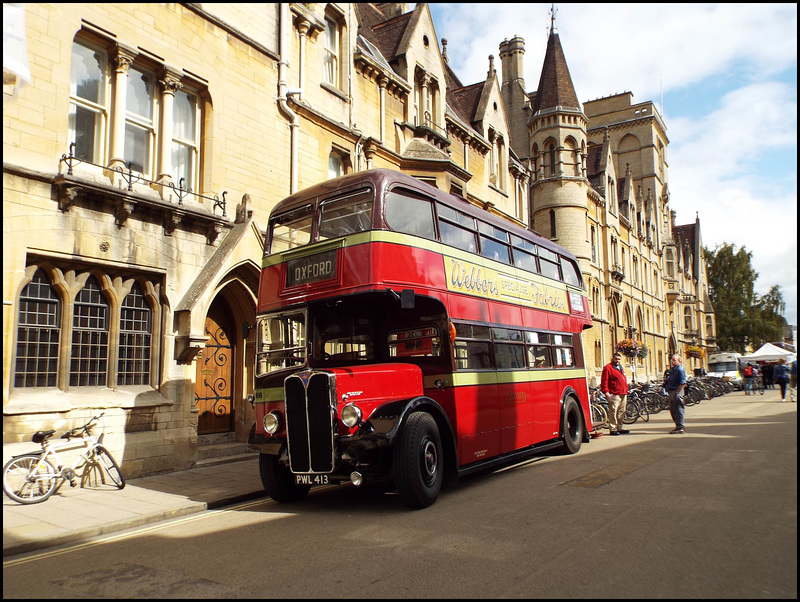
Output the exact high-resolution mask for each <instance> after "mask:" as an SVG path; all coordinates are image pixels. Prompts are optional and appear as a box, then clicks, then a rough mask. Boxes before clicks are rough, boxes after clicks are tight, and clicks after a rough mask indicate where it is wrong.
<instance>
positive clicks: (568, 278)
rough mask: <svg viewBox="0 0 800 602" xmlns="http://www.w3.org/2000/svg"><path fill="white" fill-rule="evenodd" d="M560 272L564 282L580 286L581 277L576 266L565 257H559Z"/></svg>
mask: <svg viewBox="0 0 800 602" xmlns="http://www.w3.org/2000/svg"><path fill="white" fill-rule="evenodd" d="M561 273H562V274H564V282H566V283H567V284H571V285H572V286H581V284H582V282H583V279H582V278H581V273H580V271H579V270H578V266H576V265H575V263H573V262H572V261H570V260H569V259H567V258H566V257H562V258H561Z"/></svg>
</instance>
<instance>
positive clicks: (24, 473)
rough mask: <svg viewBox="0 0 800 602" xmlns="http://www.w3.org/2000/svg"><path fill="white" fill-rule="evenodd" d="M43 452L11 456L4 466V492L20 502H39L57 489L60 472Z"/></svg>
mask: <svg viewBox="0 0 800 602" xmlns="http://www.w3.org/2000/svg"><path fill="white" fill-rule="evenodd" d="M41 455H42V454H41V453H31V454H25V455H22V456H17V457H16V458H11V460H9V461H8V462H6V465H5V466H4V467H3V492H4V493H5V494H6V495H7V496H8V497H9V498H10V499H12V500H14V501H15V502H18V503H20V504H38V503H39V502H43V501H45V500H46V499H47V498H49V497H50V496H51V495H53V492H54V491H55V490H56V485H57V483H58V474H57V473H56V469H55V468H54V467H53V465H52V464H50V462H48V461H47V460H42V461H40V460H39V458H40V457H41Z"/></svg>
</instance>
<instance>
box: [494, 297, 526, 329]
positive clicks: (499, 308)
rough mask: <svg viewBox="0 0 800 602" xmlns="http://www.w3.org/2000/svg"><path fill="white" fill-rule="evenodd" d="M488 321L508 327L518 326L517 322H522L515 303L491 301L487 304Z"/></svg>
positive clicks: (520, 313) (518, 308)
mask: <svg viewBox="0 0 800 602" xmlns="http://www.w3.org/2000/svg"><path fill="white" fill-rule="evenodd" d="M489 321H490V322H492V323H494V324H502V325H508V327H509V328H519V324H522V312H521V310H520V307H519V306H517V305H509V304H507V303H492V304H491V305H490V306H489Z"/></svg>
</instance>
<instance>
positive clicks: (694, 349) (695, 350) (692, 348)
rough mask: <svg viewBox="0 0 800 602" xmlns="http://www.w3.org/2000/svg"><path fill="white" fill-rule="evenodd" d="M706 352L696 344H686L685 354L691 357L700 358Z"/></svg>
mask: <svg viewBox="0 0 800 602" xmlns="http://www.w3.org/2000/svg"><path fill="white" fill-rule="evenodd" d="M705 354H706V352H705V351H703V349H702V348H701V347H698V346H697V345H687V346H686V356H687V357H693V358H695V359H700V358H702V357H703V356H704V355H705Z"/></svg>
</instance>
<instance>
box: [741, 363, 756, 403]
mask: <svg viewBox="0 0 800 602" xmlns="http://www.w3.org/2000/svg"><path fill="white" fill-rule="evenodd" d="M742 376H743V377H744V394H745V395H750V393H751V392H753V364H751V363H749V362H748V364H747V365H746V366H745V367H744V370H742ZM753 394H755V393H754V392H753Z"/></svg>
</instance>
